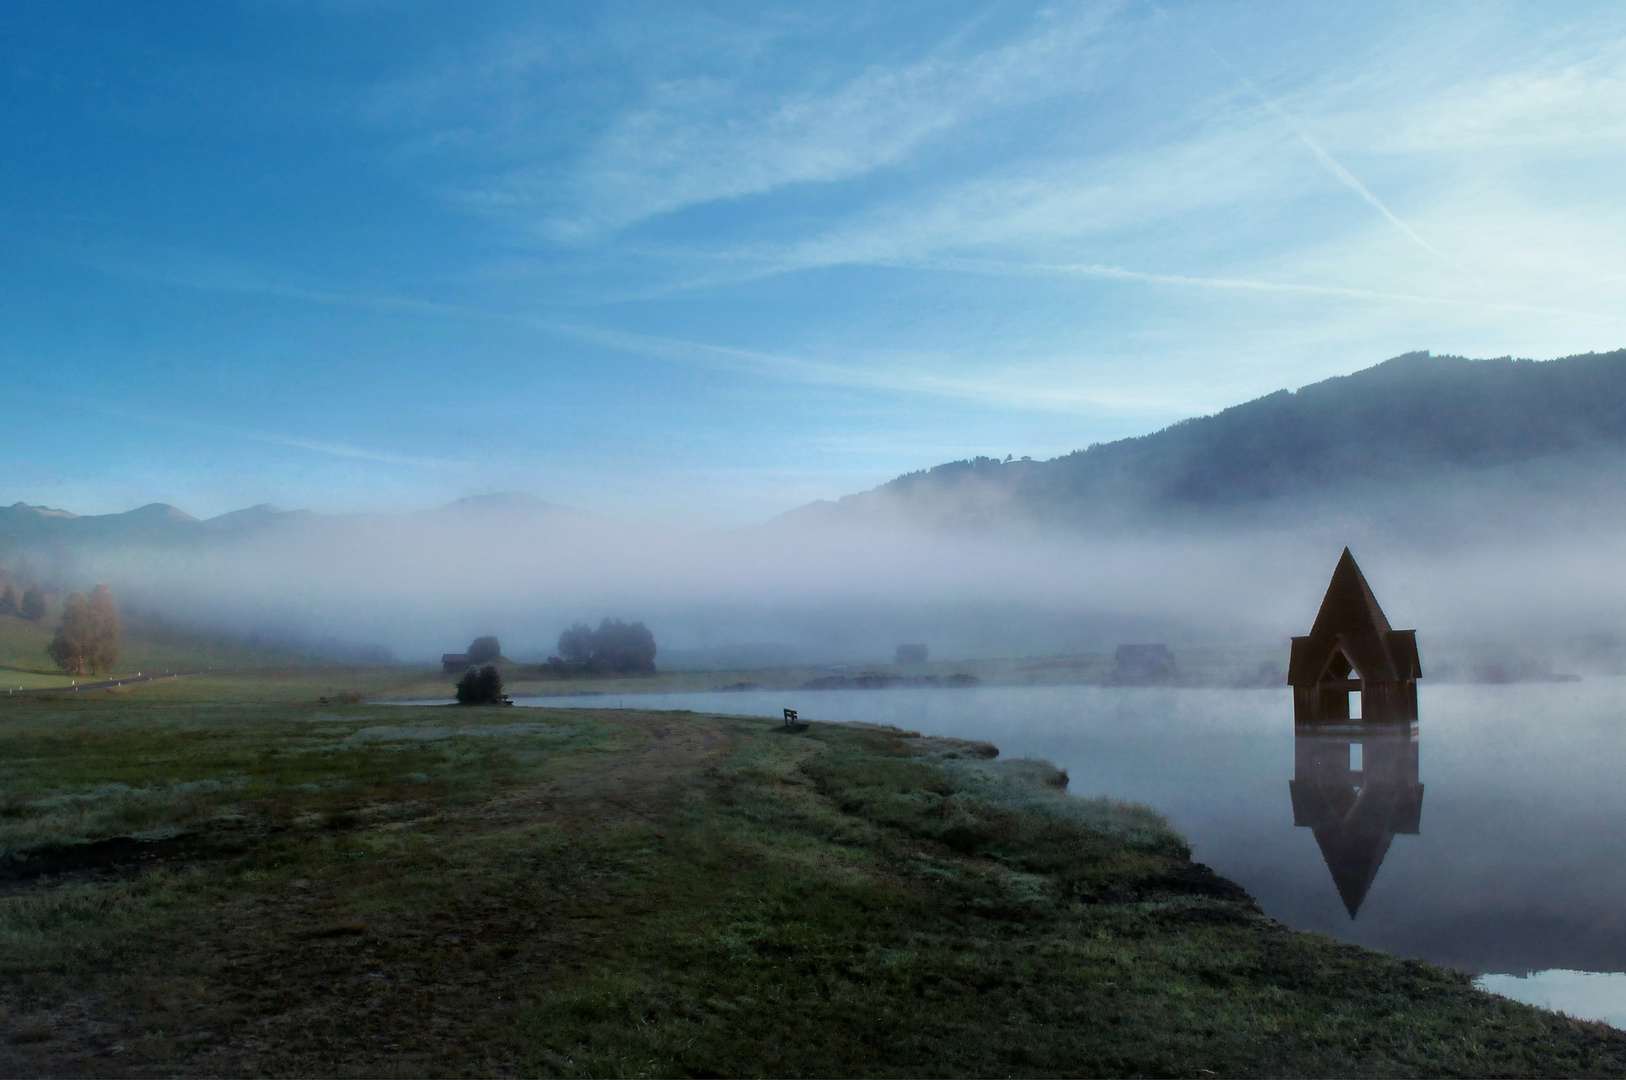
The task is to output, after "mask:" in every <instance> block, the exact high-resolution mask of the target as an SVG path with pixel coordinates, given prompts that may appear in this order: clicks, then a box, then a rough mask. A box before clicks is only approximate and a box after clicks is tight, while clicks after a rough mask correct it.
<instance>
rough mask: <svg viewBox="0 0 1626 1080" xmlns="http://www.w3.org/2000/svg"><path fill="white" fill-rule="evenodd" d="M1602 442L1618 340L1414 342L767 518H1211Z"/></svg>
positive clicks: (1622, 375) (1623, 353)
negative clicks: (1051, 453) (1206, 405)
mask: <svg viewBox="0 0 1626 1080" xmlns="http://www.w3.org/2000/svg"><path fill="white" fill-rule="evenodd" d="M1597 449H1604V450H1610V451H1614V450H1626V349H1620V350H1616V351H1614V352H1609V353H1584V354H1578V355H1575V356H1568V357H1562V358H1559V359H1556V360H1545V361H1537V360H1515V359H1512V358H1511V357H1503V358H1498V359H1493V360H1469V359H1466V358H1464V357H1457V356H1433V355H1431V354H1429V353H1427V352H1412V353H1405V354H1402V355H1401V356H1397V357H1394V358H1392V359H1390V360H1386V361H1384V362H1382V363H1380V364H1377V365H1374V366H1373V367H1370V368H1365V369H1362V370H1360V371H1356V372H1354V373H1352V374H1349V375H1340V376H1335V377H1333V378H1330V379H1324V380H1322V381H1320V382H1316V383H1311V384H1308V385H1306V386H1303V387H1300V388H1299V389H1298V390H1296V391H1293V390H1285V389H1284V390H1278V391H1276V392H1274V393H1271V394H1266V395H1264V396H1263V397H1259V398H1255V399H1254V400H1252V401H1248V402H1243V403H1242V404H1239V405H1233V406H1231V407H1230V408H1227V409H1223V410H1221V411H1220V412H1217V413H1214V414H1211V415H1208V416H1200V417H1191V418H1188V419H1185V420H1181V421H1178V422H1177V423H1174V424H1171V425H1169V426H1168V427H1166V428H1163V429H1161V430H1159V431H1156V432H1152V433H1150V434H1147V435H1141V436H1136V437H1133V438H1128V439H1120V440H1116V441H1114V442H1109V443H1096V444H1092V445H1090V446H1088V447H1086V448H1085V449H1082V450H1077V451H1074V452H1072V453H1070V454H1064V455H1061V456H1059V457H1056V458H1051V459H1049V460H1047V461H1030V460H1026V459H1024V460H1022V461H1015V462H1011V461H1000V460H998V459H995V458H972V459H968V460H963V461H957V462H947V463H945V464H942V465H938V466H935V467H933V468H931V469H924V470H919V471H917V472H913V473H906V474H904V475H902V476H899V477H896V478H894V479H893V480H890V481H888V482H886V483H884V484H881V485H879V486H877V487H875V488H872V489H870V490H868V491H864V492H859V493H857V494H854V495H848V496H845V497H843V498H842V499H839V500H836V501H833V502H831V501H824V502H815V503H810V504H808V505H806V506H803V507H799V508H797V509H796V510H792V511H790V512H788V513H786V514H784V515H781V516H780V517H779V518H777V519H775V520H776V522H778V523H781V524H793V525H805V524H842V523H854V522H859V521H863V520H866V519H876V518H883V517H884V518H892V519H898V520H902V521H906V522H913V523H915V524H926V525H946V526H966V525H988V524H997V523H1008V522H1011V521H1017V520H1020V521H1025V522H1030V523H1041V524H1072V525H1100V526H1113V525H1128V524H1137V523H1138V524H1146V523H1157V522H1172V521H1176V520H1190V519H1192V518H1198V517H1206V518H1211V519H1214V518H1223V517H1225V516H1227V515H1231V516H1235V515H1236V514H1238V513H1239V512H1249V511H1251V510H1253V509H1256V508H1258V507H1260V506H1263V505H1269V504H1273V503H1281V502H1284V501H1290V500H1292V499H1294V498H1305V497H1317V498H1319V497H1325V496H1328V495H1332V494H1337V493H1339V492H1350V491H1366V492H1371V491H1374V490H1381V489H1382V488H1383V487H1384V486H1385V485H1390V486H1393V485H1398V484H1409V483H1413V482H1417V481H1421V480H1438V479H1440V478H1441V477H1446V476H1455V475H1464V474H1473V473H1486V472H1489V471H1491V470H1494V469H1496V468H1498V467H1503V466H1519V465H1523V464H1526V463H1529V462H1533V461H1537V460H1539V459H1543V458H1555V457H1562V456H1564V455H1569V454H1574V453H1577V452H1581V451H1587V450H1597Z"/></svg>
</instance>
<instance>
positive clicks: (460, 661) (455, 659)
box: [440, 652, 469, 675]
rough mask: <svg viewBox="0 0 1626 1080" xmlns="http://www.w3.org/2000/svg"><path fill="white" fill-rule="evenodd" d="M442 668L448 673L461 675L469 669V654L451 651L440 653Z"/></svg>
mask: <svg viewBox="0 0 1626 1080" xmlns="http://www.w3.org/2000/svg"><path fill="white" fill-rule="evenodd" d="M440 669H441V670H442V671H444V672H446V674H448V675H461V674H463V673H464V672H465V671H467V670H468V669H469V654H468V653H466V652H449V653H441V654H440Z"/></svg>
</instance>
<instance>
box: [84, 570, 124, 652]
mask: <svg viewBox="0 0 1626 1080" xmlns="http://www.w3.org/2000/svg"><path fill="white" fill-rule="evenodd" d="M90 614H91V621H92V626H93V629H94V631H95V636H94V637H93V638H92V640H91V648H90V666H91V669H92V670H93V671H112V670H113V663H114V661H116V660H117V659H118V658H119V609H118V606H117V605H116V604H114V603H113V593H112V591H111V590H109V589H108V587H107V586H106V585H98V586H96V588H95V589H93V590H91V593H90Z"/></svg>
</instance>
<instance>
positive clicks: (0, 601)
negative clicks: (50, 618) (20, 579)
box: [0, 581, 45, 622]
mask: <svg viewBox="0 0 1626 1080" xmlns="http://www.w3.org/2000/svg"><path fill="white" fill-rule="evenodd" d="M0 615H13V616H16V617H17V618H21V619H27V620H28V621H29V622H39V621H40V620H41V619H43V618H45V590H44V589H42V588H40V587H39V586H38V585H30V586H28V587H27V588H25V589H23V591H22V592H21V593H19V592H18V591H17V586H16V585H15V584H13V583H11V582H9V581H8V582H6V587H5V588H4V589H3V590H0Z"/></svg>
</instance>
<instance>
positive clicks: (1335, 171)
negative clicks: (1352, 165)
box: [1208, 46, 1493, 292]
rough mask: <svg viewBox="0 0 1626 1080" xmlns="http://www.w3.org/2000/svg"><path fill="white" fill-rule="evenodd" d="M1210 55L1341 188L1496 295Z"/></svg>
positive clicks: (1256, 89) (1260, 92)
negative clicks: (1288, 131)
mask: <svg viewBox="0 0 1626 1080" xmlns="http://www.w3.org/2000/svg"><path fill="white" fill-rule="evenodd" d="M1208 51H1209V52H1210V53H1213V55H1214V59H1216V60H1218V61H1219V62H1220V63H1221V64H1224V65H1225V67H1226V69H1227V70H1228V71H1230V73H1231V74H1232V75H1234V76H1235V77H1236V79H1237V81H1238V82H1240V83H1241V84H1242V85H1243V86H1244V87H1246V88H1247V91H1248V93H1250V94H1252V95H1253V96H1254V97H1255V98H1256V99H1257V100H1258V101H1259V103H1260V104H1261V105H1263V106H1264V107H1265V108H1267V109H1269V110H1270V111H1271V112H1273V113H1275V114H1276V116H1277V117H1278V118H1279V119H1280V120H1281V122H1282V123H1284V124H1286V125H1287V127H1288V130H1290V131H1292V132H1293V134H1295V135H1297V136H1298V137H1299V141H1300V142H1302V143H1303V144H1304V145H1305V146H1307V147H1309V148H1310V152H1311V153H1313V154H1314V155H1315V156H1316V160H1317V161H1319V162H1321V164H1322V166H1323V167H1324V168H1325V169H1326V170H1327V171H1328V172H1330V173H1332V175H1333V176H1335V177H1337V178H1338V181H1339V182H1340V183H1341V184H1343V185H1344V186H1345V187H1347V188H1349V189H1350V190H1351V191H1353V192H1355V194H1357V195H1359V196H1360V197H1361V198H1363V199H1365V200H1366V201H1367V202H1368V203H1369V204H1371V206H1372V207H1373V209H1375V210H1377V212H1378V213H1380V214H1382V215H1383V216H1384V217H1386V218H1388V219H1389V223H1390V224H1391V225H1393V226H1394V227H1395V228H1397V229H1399V230H1400V231H1401V232H1403V233H1405V234H1406V235H1407V236H1408V237H1410V238H1411V239H1412V240H1413V241H1414V242H1415V243H1416V244H1417V245H1418V246H1419V247H1421V248H1422V249H1423V250H1424V251H1427V252H1428V253H1429V254H1431V255H1433V256H1434V257H1435V258H1438V259H1440V260H1442V261H1444V262H1445V263H1446V264H1448V265H1449V266H1450V267H1451V268H1452V269H1454V270H1456V271H1457V272H1458V273H1459V274H1461V275H1462V276H1463V277H1465V278H1467V279H1468V280H1469V281H1471V282H1473V283H1474V284H1475V285H1478V286H1479V287H1480V288H1481V289H1484V290H1485V291H1486V292H1492V291H1493V290H1492V289H1491V287H1490V286H1489V285H1487V284H1485V283H1484V282H1483V281H1481V280H1480V279H1479V278H1478V277H1476V276H1475V275H1474V274H1473V273H1472V272H1471V271H1470V270H1469V269H1468V268H1467V267H1466V266H1463V265H1462V264H1461V263H1459V262H1457V260H1455V259H1453V258H1452V257H1451V256H1449V255H1447V254H1446V253H1445V252H1443V251H1441V250H1440V249H1439V248H1437V247H1435V246H1434V245H1433V244H1431V243H1429V242H1428V241H1427V240H1425V239H1423V238H1422V237H1421V236H1419V235H1417V231H1416V230H1415V229H1413V228H1412V227H1411V226H1410V225H1407V224H1406V223H1405V222H1404V221H1401V220H1400V218H1398V217H1396V216H1395V213H1394V211H1392V210H1390V209H1389V208H1388V207H1387V206H1385V205H1384V204H1383V200H1382V199H1380V198H1378V197H1377V196H1376V195H1374V194H1372V189H1371V188H1369V187H1367V186H1366V185H1365V184H1363V183H1361V181H1360V178H1359V177H1357V176H1356V175H1355V174H1354V173H1352V172H1350V171H1349V170H1348V169H1346V168H1344V167H1343V165H1341V164H1339V162H1338V159H1337V158H1335V157H1333V156H1332V155H1331V154H1330V153H1328V152H1327V148H1326V147H1324V146H1322V145H1321V144H1320V143H1318V142H1316V141H1315V139H1314V138H1313V137H1311V135H1310V133H1309V132H1307V131H1305V130H1304V128H1303V127H1301V126H1300V125H1299V122H1298V121H1297V120H1295V119H1293V117H1292V116H1291V115H1290V114H1289V113H1288V111H1287V110H1286V109H1284V108H1282V107H1281V106H1280V105H1278V104H1276V103H1275V102H1274V101H1272V100H1271V99H1270V98H1269V97H1267V96H1266V95H1265V92H1264V91H1263V90H1260V89H1259V87H1257V86H1255V85H1254V82H1253V80H1252V79H1250V78H1248V77H1247V76H1246V75H1244V74H1242V72H1240V71H1238V70H1237V69H1236V67H1235V65H1233V64H1232V63H1231V62H1230V61H1229V60H1227V59H1225V57H1224V55H1222V54H1221V53H1220V52H1219V51H1218V50H1217V49H1215V48H1214V47H1213V46H1208Z"/></svg>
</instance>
